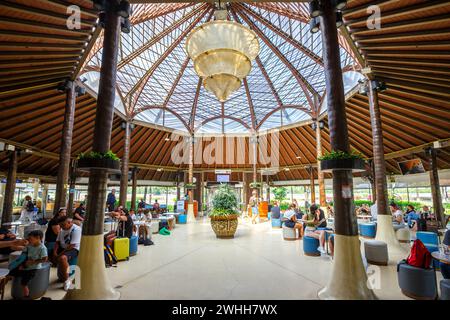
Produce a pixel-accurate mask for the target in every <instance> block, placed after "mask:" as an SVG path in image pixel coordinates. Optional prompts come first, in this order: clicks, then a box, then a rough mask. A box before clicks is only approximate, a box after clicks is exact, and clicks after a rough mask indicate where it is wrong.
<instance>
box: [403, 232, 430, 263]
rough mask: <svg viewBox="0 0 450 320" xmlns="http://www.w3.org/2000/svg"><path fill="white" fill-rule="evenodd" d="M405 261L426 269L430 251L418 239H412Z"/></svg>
mask: <svg viewBox="0 0 450 320" xmlns="http://www.w3.org/2000/svg"><path fill="white" fill-rule="evenodd" d="M406 263H407V264H409V265H410V266H413V267H417V268H422V269H428V268H429V267H430V264H431V253H430V251H428V249H427V248H426V247H425V245H424V244H423V243H422V241H420V240H419V239H417V240H415V241H414V243H413V245H412V247H411V252H410V253H409V256H408V258H407V259H406Z"/></svg>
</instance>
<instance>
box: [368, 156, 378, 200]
mask: <svg viewBox="0 0 450 320" xmlns="http://www.w3.org/2000/svg"><path fill="white" fill-rule="evenodd" d="M369 165H370V179H369V181H370V186H371V187H372V202H373V203H375V201H377V188H376V186H375V167H374V164H373V160H370V162H369Z"/></svg>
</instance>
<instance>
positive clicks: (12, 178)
mask: <svg viewBox="0 0 450 320" xmlns="http://www.w3.org/2000/svg"><path fill="white" fill-rule="evenodd" d="M18 152H19V151H17V150H14V151H9V162H8V176H7V177H6V186H5V197H4V199H3V212H2V224H4V223H7V222H11V221H12V211H13V202H14V191H15V189H16V179H17V162H18V161H17V160H18V157H19V155H18Z"/></svg>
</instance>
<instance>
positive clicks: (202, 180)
mask: <svg viewBox="0 0 450 320" xmlns="http://www.w3.org/2000/svg"><path fill="white" fill-rule="evenodd" d="M198 199H199V200H200V201H199V203H198V211H199V212H202V215H203V205H204V202H205V173H204V172H202V173H200V196H199V197H198Z"/></svg>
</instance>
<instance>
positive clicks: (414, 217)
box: [406, 204, 420, 231]
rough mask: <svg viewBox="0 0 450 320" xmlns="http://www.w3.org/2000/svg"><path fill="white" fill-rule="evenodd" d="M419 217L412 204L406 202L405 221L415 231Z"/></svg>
mask: <svg viewBox="0 0 450 320" xmlns="http://www.w3.org/2000/svg"><path fill="white" fill-rule="evenodd" d="M419 219H420V215H419V214H418V213H416V211H415V210H414V207H413V206H412V205H410V204H408V205H407V210H406V222H407V224H408V227H409V228H410V229H412V230H413V231H417V222H418V220H419Z"/></svg>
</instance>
